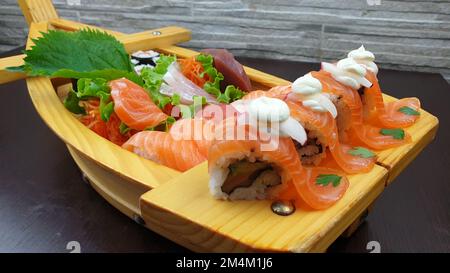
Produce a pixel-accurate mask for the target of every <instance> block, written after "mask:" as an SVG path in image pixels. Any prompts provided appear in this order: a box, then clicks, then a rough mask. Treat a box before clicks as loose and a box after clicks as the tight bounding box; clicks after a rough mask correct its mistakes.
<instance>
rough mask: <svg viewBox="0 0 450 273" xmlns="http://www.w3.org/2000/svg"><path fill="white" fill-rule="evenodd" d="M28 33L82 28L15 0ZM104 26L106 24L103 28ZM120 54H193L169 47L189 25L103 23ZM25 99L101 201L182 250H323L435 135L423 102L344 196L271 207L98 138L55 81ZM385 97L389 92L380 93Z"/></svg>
mask: <svg viewBox="0 0 450 273" xmlns="http://www.w3.org/2000/svg"><path fill="white" fill-rule="evenodd" d="M19 4H20V6H21V8H22V11H23V12H24V15H25V18H26V20H27V22H28V24H29V26H30V32H29V39H28V42H27V47H28V48H29V47H30V46H31V45H32V41H31V39H30V38H36V37H39V35H40V32H46V31H47V30H48V29H63V30H68V31H71V30H77V29H80V28H84V27H91V28H96V27H93V26H87V25H84V24H81V23H77V22H71V21H67V20H64V19H61V18H58V15H57V12H56V10H55V9H54V7H53V5H52V3H51V1H50V0H20V1H19ZM105 31H108V30H105ZM108 32H109V33H111V34H112V35H114V36H115V37H116V38H117V39H119V40H120V41H121V42H122V43H124V45H125V48H126V50H127V51H128V52H132V51H135V50H139V49H141V50H146V49H155V50H157V51H160V52H163V53H170V54H175V55H177V56H180V57H189V56H192V55H195V54H197V52H195V51H192V50H188V49H184V48H181V47H177V46H174V44H176V43H180V42H184V41H187V40H189V39H190V31H188V30H186V29H183V28H179V27H167V28H161V29H156V30H150V31H146V32H142V33H136V34H130V35H125V34H122V33H119V32H114V31H108ZM22 58H23V55H20V56H14V57H9V58H5V59H0V83H4V82H8V81H12V80H16V79H20V78H23V77H25V76H24V75H23V74H20V73H10V72H7V71H5V69H4V68H5V67H8V66H14V65H20V64H22V63H23V60H22ZM245 70H246V72H247V74H248V75H249V77H250V78H251V80H252V82H253V83H254V84H255V85H257V86H259V87H263V88H269V87H272V86H276V85H281V84H287V83H289V82H288V81H286V80H283V79H280V78H277V77H274V76H272V75H268V74H266V73H263V72H260V71H257V70H255V69H252V68H248V67H245ZM26 81H27V86H28V90H29V94H30V97H31V99H32V101H33V104H34V106H35V108H36V110H37V111H38V113H39V115H40V116H41V117H42V119H43V120H44V121H45V122H46V124H47V125H48V126H49V127H50V129H52V130H53V131H54V132H55V134H57V135H58V136H59V137H60V138H61V139H62V140H63V141H64V142H65V143H66V144H67V147H68V150H69V152H70V154H71V155H72V157H73V158H74V160H75V162H76V163H77V165H78V166H79V167H80V169H81V170H82V172H83V173H84V174H85V176H86V179H87V180H88V181H89V182H90V184H91V185H92V186H93V187H94V189H95V190H96V191H97V192H99V194H101V195H102V196H103V197H104V198H105V199H106V200H107V201H108V202H110V203H111V204H112V205H113V206H115V207H116V208H117V209H119V210H120V211H121V212H123V213H124V214H126V215H127V216H129V217H131V218H133V219H134V220H135V221H136V222H138V223H140V224H143V225H145V226H146V227H148V228H150V229H152V230H153V231H155V232H157V233H159V234H161V235H163V236H165V237H167V238H169V239H170V240H173V241H175V242H177V243H179V244H181V245H183V246H185V247H187V248H189V249H192V250H194V251H202V252H210V251H213V252H224V251H235V252H249V251H275V252H323V251H326V249H327V248H328V246H329V245H330V244H331V243H332V242H333V241H334V240H335V239H336V238H337V237H338V236H340V235H342V234H343V235H350V234H351V232H352V231H354V230H355V228H356V227H357V226H358V225H359V223H360V222H361V217H363V216H364V215H366V212H367V210H368V209H369V208H370V206H371V204H372V203H373V202H374V201H375V199H376V198H377V197H378V195H379V194H380V193H381V192H382V191H383V189H384V188H385V187H386V186H387V185H388V184H389V183H390V182H392V181H393V180H394V178H395V177H396V176H397V175H398V174H399V173H400V172H401V171H402V170H403V169H404V168H405V167H406V166H407V165H408V164H409V163H410V162H411V161H412V160H413V159H414V158H415V157H416V156H417V155H418V154H419V153H420V151H421V150H422V149H423V148H424V147H425V146H426V145H427V144H428V143H429V142H430V141H431V140H432V139H433V138H434V136H435V134H436V131H437V127H438V120H437V118H436V117H434V116H432V115H431V114H429V113H427V112H426V111H424V110H421V117H420V119H419V121H418V122H417V123H416V124H415V125H414V126H412V127H410V128H408V129H406V130H407V131H408V132H409V133H410V134H411V135H412V137H413V141H412V143H410V144H407V145H404V146H402V147H399V148H395V149H390V150H385V151H382V152H380V153H379V154H378V156H379V157H378V164H377V165H376V166H375V168H374V169H373V170H372V171H371V172H370V173H367V174H358V175H351V176H349V180H350V187H349V189H348V191H347V193H346V194H345V196H344V197H343V198H342V199H341V200H340V201H339V202H338V203H337V204H336V205H334V206H333V207H331V208H329V209H327V210H324V211H312V210H308V209H306V208H297V210H296V212H295V213H294V214H292V215H290V216H287V217H282V216H278V215H275V214H273V213H272V212H271V210H270V203H269V202H268V201H238V202H225V201H218V200H215V199H213V198H212V197H211V196H210V194H209V192H208V187H207V184H208V173H207V167H206V163H203V164H200V165H199V166H197V167H195V168H193V169H191V170H189V171H187V172H185V173H180V172H177V171H175V170H172V169H169V168H167V167H164V166H161V165H158V164H156V163H154V162H151V161H149V160H146V159H144V158H141V157H139V156H137V155H135V154H133V153H130V152H128V151H126V150H124V149H122V148H120V147H119V146H116V145H114V144H113V143H111V142H109V141H108V140H105V139H103V138H102V137H100V136H98V135H97V134H95V133H94V132H92V131H91V130H89V129H88V128H86V127H85V126H84V125H83V124H81V123H80V122H79V121H78V120H77V119H75V118H74V117H73V116H72V114H71V113H70V112H69V111H67V110H66V109H65V108H64V106H63V104H62V103H61V102H60V101H59V98H58V97H57V95H56V92H55V88H64V85H61V83H59V82H58V81H57V80H53V81H52V80H50V79H48V78H44V77H34V78H27V79H26ZM385 99H386V100H387V101H388V100H395V98H393V97H389V96H387V95H385Z"/></svg>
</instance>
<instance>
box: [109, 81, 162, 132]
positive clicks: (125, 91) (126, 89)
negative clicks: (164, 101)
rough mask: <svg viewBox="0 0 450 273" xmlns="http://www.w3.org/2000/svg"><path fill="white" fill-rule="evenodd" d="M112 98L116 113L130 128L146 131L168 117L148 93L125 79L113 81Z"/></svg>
mask: <svg viewBox="0 0 450 273" xmlns="http://www.w3.org/2000/svg"><path fill="white" fill-rule="evenodd" d="M109 86H110V87H111V97H112V99H113V101H114V112H115V113H116V114H117V116H118V117H119V118H120V120H121V121H122V122H123V123H125V124H126V125H127V126H128V127H130V128H132V129H135V130H140V131H142V130H145V129H147V128H150V127H154V126H156V125H158V124H161V123H162V122H163V121H165V120H166V119H167V118H168V116H167V115H166V114H165V113H164V112H163V111H162V110H161V109H159V108H158V107H157V106H156V105H155V104H154V103H153V101H152V100H151V99H150V96H149V95H148V94H147V92H146V91H145V90H144V89H143V88H142V87H140V86H139V85H137V84H135V83H134V82H132V81H130V80H127V79H125V78H122V79H118V80H114V81H111V82H110V83H109Z"/></svg>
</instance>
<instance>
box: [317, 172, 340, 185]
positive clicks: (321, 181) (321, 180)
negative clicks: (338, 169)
mask: <svg viewBox="0 0 450 273" xmlns="http://www.w3.org/2000/svg"><path fill="white" fill-rule="evenodd" d="M341 179H342V177H341V176H339V175H335V174H320V175H318V176H317V178H316V185H320V186H328V185H330V184H332V185H333V187H337V186H339V184H340V183H341Z"/></svg>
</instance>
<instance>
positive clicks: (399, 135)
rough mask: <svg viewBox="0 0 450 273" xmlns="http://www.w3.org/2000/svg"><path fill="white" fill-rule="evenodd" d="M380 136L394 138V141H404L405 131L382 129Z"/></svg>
mask: <svg viewBox="0 0 450 273" xmlns="http://www.w3.org/2000/svg"><path fill="white" fill-rule="evenodd" d="M380 134H382V135H384V136H392V137H393V138H394V139H404V138H405V131H404V130H403V129H381V130H380Z"/></svg>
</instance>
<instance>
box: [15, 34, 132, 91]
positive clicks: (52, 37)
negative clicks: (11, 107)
mask: <svg viewBox="0 0 450 273" xmlns="http://www.w3.org/2000/svg"><path fill="white" fill-rule="evenodd" d="M33 41H34V42H35V45H34V46H33V47H32V48H31V49H30V50H26V51H25V54H26V57H25V58H24V61H25V64H24V65H23V66H22V67H11V68H9V69H8V70H10V71H23V72H25V73H27V74H28V75H30V76H49V77H64V78H76V79H79V78H104V79H107V80H112V79H117V78H121V77H126V78H129V79H130V80H132V81H134V82H136V81H137V83H139V80H138V78H139V77H138V76H137V75H136V73H134V71H133V67H132V64H131V62H130V58H129V56H128V54H127V52H126V51H125V47H124V46H123V44H122V43H120V42H119V41H118V40H117V39H116V38H114V37H113V36H111V35H109V34H107V33H106V32H102V31H99V30H92V29H89V28H86V29H83V30H79V31H75V32H66V31H61V30H50V31H49V32H47V33H42V37H40V38H38V39H35V40H33ZM133 74H134V75H133Z"/></svg>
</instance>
